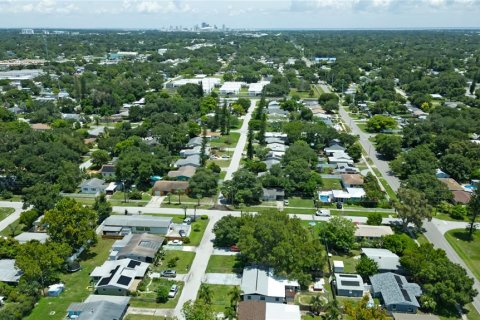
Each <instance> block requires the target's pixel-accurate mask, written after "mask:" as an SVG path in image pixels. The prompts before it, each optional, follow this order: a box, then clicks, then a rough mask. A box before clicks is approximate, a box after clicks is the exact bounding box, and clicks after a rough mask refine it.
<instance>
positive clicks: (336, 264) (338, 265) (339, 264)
mask: <svg viewBox="0 0 480 320" xmlns="http://www.w3.org/2000/svg"><path fill="white" fill-rule="evenodd" d="M333 266H334V267H335V268H343V261H341V260H333Z"/></svg>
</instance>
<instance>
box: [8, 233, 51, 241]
mask: <svg viewBox="0 0 480 320" xmlns="http://www.w3.org/2000/svg"><path fill="white" fill-rule="evenodd" d="M48 238H49V236H48V234H47V233H45V232H22V233H20V234H19V235H17V236H15V238H14V239H15V240H17V241H18V242H19V243H27V242H29V241H32V240H35V241H38V242H40V243H45V242H46V241H47V239H48Z"/></svg>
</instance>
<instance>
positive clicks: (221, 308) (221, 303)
mask: <svg viewBox="0 0 480 320" xmlns="http://www.w3.org/2000/svg"><path fill="white" fill-rule="evenodd" d="M204 286H207V287H208V288H210V290H211V292H212V304H211V306H212V308H213V311H215V312H225V309H226V308H228V307H230V292H231V291H232V289H233V288H234V287H235V286H228V285H221V284H204Z"/></svg>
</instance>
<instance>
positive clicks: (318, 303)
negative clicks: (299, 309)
mask: <svg viewBox="0 0 480 320" xmlns="http://www.w3.org/2000/svg"><path fill="white" fill-rule="evenodd" d="M323 307H325V300H324V299H323V298H322V296H319V295H316V296H312V298H311V299H310V310H311V311H312V312H313V313H315V314H320V312H321V311H322V309H323Z"/></svg>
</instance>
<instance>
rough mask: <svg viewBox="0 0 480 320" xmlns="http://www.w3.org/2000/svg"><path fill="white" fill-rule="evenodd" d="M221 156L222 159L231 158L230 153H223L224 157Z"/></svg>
mask: <svg viewBox="0 0 480 320" xmlns="http://www.w3.org/2000/svg"><path fill="white" fill-rule="evenodd" d="M221 158H222V159H230V156H229V155H226V154H224V155H222V157H221Z"/></svg>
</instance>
